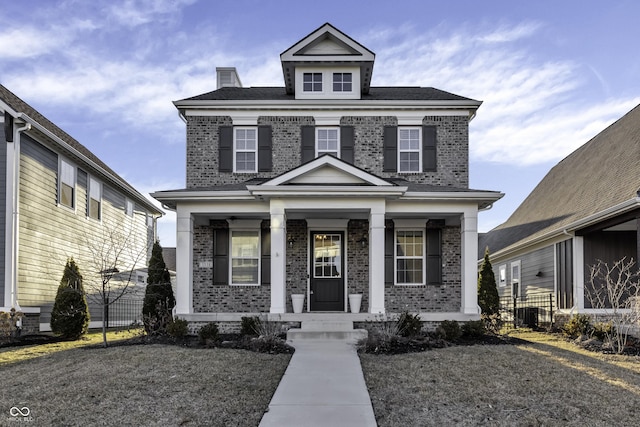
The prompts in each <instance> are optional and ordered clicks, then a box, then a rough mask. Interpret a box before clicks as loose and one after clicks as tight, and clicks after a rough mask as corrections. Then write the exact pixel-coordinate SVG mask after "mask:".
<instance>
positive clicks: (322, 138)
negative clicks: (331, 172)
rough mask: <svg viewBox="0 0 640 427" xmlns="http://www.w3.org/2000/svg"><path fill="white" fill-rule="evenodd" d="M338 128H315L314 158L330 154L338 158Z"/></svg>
mask: <svg viewBox="0 0 640 427" xmlns="http://www.w3.org/2000/svg"><path fill="white" fill-rule="evenodd" d="M338 130H339V128H316V157H319V156H321V155H323V154H331V155H332V156H335V157H340V133H339V132H338Z"/></svg>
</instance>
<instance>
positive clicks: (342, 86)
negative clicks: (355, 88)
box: [333, 73, 352, 92]
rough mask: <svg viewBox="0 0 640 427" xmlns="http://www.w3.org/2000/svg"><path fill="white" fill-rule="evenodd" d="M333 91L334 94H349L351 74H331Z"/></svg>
mask: <svg viewBox="0 0 640 427" xmlns="http://www.w3.org/2000/svg"><path fill="white" fill-rule="evenodd" d="M333 91H334V92H351V91H352V75H351V73H333Z"/></svg>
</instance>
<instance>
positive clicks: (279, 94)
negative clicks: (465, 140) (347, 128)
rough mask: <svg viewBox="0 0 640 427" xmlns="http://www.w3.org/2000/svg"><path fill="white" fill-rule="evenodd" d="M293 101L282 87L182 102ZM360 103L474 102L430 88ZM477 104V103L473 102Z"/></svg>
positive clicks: (374, 94) (391, 92) (374, 93)
mask: <svg viewBox="0 0 640 427" xmlns="http://www.w3.org/2000/svg"><path fill="white" fill-rule="evenodd" d="M233 100H246V101H294V100H295V95H287V92H286V89H285V88H284V87H223V88H220V89H218V90H214V91H212V92H208V93H204V94H202V95H197V96H193V97H191V98H186V99H183V101H233ZM362 101H474V100H473V99H470V98H465V97H463V96H459V95H455V94H453V93H449V92H445V91H443V90H440V89H435V88H432V87H417V86H415V87H395V86H394V87H372V88H370V89H369V93H368V94H364V95H362ZM474 102H477V101H474Z"/></svg>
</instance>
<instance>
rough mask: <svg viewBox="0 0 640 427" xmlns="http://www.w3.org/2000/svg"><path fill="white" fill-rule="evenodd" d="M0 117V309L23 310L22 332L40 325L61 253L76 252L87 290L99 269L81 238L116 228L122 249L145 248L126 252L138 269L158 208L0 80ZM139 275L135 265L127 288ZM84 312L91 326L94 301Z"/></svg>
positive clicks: (45, 325) (100, 239)
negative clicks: (127, 239)
mask: <svg viewBox="0 0 640 427" xmlns="http://www.w3.org/2000/svg"><path fill="white" fill-rule="evenodd" d="M0 121H1V122H2V126H3V132H2V133H1V135H0V138H1V143H2V147H3V149H2V150H0V171H1V173H0V310H3V311H6V310H9V309H10V308H12V307H16V308H20V309H21V310H22V311H23V312H24V313H25V314H26V315H27V318H26V320H25V321H24V322H23V333H24V332H26V333H30V332H37V331H47V330H50V326H49V321H50V313H51V307H52V305H53V301H54V299H55V296H56V292H57V289H58V285H59V283H60V279H61V278H62V274H63V271H64V266H65V263H66V261H67V259H68V258H70V257H73V258H74V259H75V261H76V263H77V264H78V266H79V268H80V270H81V273H82V274H83V276H84V278H85V290H86V291H87V292H90V291H91V283H87V281H88V280H90V278H91V277H95V274H96V273H97V272H98V271H94V270H95V269H96V268H94V265H95V261H96V257H95V256H92V255H91V254H90V253H89V252H90V251H89V248H88V247H87V246H88V245H87V242H91V243H92V244H93V243H95V247H98V245H101V244H102V243H105V241H106V240H107V237H105V236H107V235H108V234H109V233H110V232H111V231H113V230H118V231H119V232H121V233H125V234H126V235H128V236H132V237H133V238H134V239H135V243H134V244H132V245H130V246H129V247H128V248H127V251H125V252H129V250H132V251H134V252H135V253H136V254H138V253H140V251H144V253H143V255H142V257H141V259H140V261H139V262H138V263H137V265H135V266H134V265H133V261H132V259H131V257H129V259H127V260H125V263H124V264H123V265H125V266H128V267H127V268H129V269H131V268H132V267H136V268H144V267H146V264H147V260H148V259H149V255H150V251H151V245H152V243H153V241H154V239H155V236H156V219H157V218H158V217H159V216H160V215H162V212H161V211H159V210H158V209H157V208H156V207H154V205H153V204H152V203H151V202H150V201H148V200H147V199H146V198H145V197H144V196H142V195H141V194H140V193H139V192H137V191H136V190H135V189H134V188H133V187H132V186H131V185H130V184H128V183H127V182H126V181H125V180H123V179H122V178H121V177H119V176H118V175H117V174H116V173H115V172H114V171H112V170H111V169H110V168H109V167H108V166H107V165H105V164H104V163H103V162H102V161H100V159H98V158H97V157H96V156H95V155H94V154H93V153H91V152H90V151H89V150H87V148H86V147H84V146H83V145H81V144H80V143H79V142H78V141H76V140H75V139H73V138H72V137H71V136H69V135H68V134H67V133H65V132H64V131H63V130H62V129H60V128H58V127H57V126H56V125H54V124H53V123H52V122H50V121H49V120H47V119H46V118H45V117H44V116H42V115H41V114H40V113H38V112H37V111H36V110H35V109H33V108H32V107H31V106H29V105H28V104H27V103H25V102H24V101H23V100H21V99H20V98H18V97H17V96H16V95H14V94H13V93H11V92H10V91H9V90H8V89H7V88H5V87H4V86H2V85H0ZM104 259H109V257H104ZM119 274H120V275H128V274H127V273H126V272H125V270H123V269H121V270H120V271H119ZM144 277H145V273H144V272H143V271H142V272H137V271H135V272H134V274H133V280H134V282H135V286H134V288H135V287H136V286H139V284H138V282H140V280H142V281H144ZM118 279H119V277H118V276H117V275H116V276H115V277H114V284H115V283H116V282H117V281H118ZM143 285H144V284H142V286H143ZM134 290H135V289H134ZM136 293H137V294H138V295H140V294H141V292H140V290H138V292H136ZM142 294H144V292H142ZM90 301H91V299H90ZM90 305H91V304H90ZM91 316H92V324H91V326H97V325H98V324H99V321H100V320H101V318H102V313H101V311H100V310H98V309H96V307H95V305H91Z"/></svg>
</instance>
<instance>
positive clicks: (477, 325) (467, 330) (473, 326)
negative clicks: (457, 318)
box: [461, 320, 485, 339]
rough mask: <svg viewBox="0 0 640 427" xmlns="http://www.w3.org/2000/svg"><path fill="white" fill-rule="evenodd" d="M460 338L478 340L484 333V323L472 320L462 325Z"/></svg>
mask: <svg viewBox="0 0 640 427" xmlns="http://www.w3.org/2000/svg"><path fill="white" fill-rule="evenodd" d="M461 330H462V336H463V337H464V338H470V339H478V338H481V337H482V336H483V335H484V333H485V328H484V322H483V321H482V320H472V321H470V322H465V323H464V324H463V325H462V328H461Z"/></svg>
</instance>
